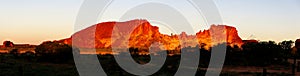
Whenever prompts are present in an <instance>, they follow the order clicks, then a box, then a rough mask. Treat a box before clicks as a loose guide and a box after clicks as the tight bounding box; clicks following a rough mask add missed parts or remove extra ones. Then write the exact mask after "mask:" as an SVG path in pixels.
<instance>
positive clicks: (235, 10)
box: [0, 0, 300, 44]
mask: <svg viewBox="0 0 300 76" xmlns="http://www.w3.org/2000/svg"><path fill="white" fill-rule="evenodd" d="M82 2H83V0H1V1H0V9H1V10H0V12H1V13H0V26H1V28H0V42H1V41H4V40H11V41H13V42H15V43H30V44H40V43H41V42H42V41H45V40H57V39H63V38H67V37H70V36H71V34H73V33H74V32H73V26H74V23H75V18H76V16H77V13H78V11H79V7H80V5H81V3H82ZM215 2H216V4H217V6H218V8H219V10H220V13H221V16H222V18H223V20H224V23H225V24H228V25H231V26H235V27H236V28H237V29H238V31H239V35H240V36H241V38H242V39H247V38H248V37H249V36H250V35H254V36H255V37H256V39H258V40H262V41H264V40H274V41H276V42H279V41H282V40H295V39H297V38H300V30H299V29H300V21H299V20H300V1H299V0H215ZM124 3H125V2H124ZM178 3H180V2H178ZM120 9H121V8H120ZM117 10H118V9H116V11H117ZM108 20H113V19H108ZM195 23H197V22H195ZM199 29H203V28H199Z"/></svg>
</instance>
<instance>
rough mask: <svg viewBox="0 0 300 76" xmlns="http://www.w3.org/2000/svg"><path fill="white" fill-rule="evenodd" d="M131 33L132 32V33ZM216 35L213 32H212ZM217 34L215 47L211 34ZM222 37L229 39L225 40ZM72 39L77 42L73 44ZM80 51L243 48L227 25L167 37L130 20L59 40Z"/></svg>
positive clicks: (140, 21)
mask: <svg viewBox="0 0 300 76" xmlns="http://www.w3.org/2000/svg"><path fill="white" fill-rule="evenodd" d="M130 30H133V31H132V32H131V31H130ZM212 31H213V32H212ZM212 33H215V34H214V35H215V37H214V38H215V39H213V40H215V41H214V43H213V41H212V38H211V37H212V36H211V34H212ZM219 36H227V37H226V38H227V39H226V40H224V39H223V38H222V37H219ZM72 38H74V39H73V40H74V41H73V40H72ZM221 38H222V39H221ZM60 42H63V43H66V44H70V45H72V43H74V44H73V45H75V46H77V47H79V48H111V47H112V46H116V47H117V48H129V47H135V48H141V49H148V48H149V47H150V46H151V44H153V43H155V42H158V43H159V44H161V45H163V46H160V48H161V49H167V50H176V49H177V50H178V49H180V48H181V47H188V46H191V47H194V46H196V45H200V44H206V46H205V47H206V48H208V47H211V46H213V45H217V44H219V43H222V42H227V44H228V45H231V46H233V45H238V46H240V45H242V44H243V41H242V39H241V38H240V37H239V36H238V33H237V30H236V28H235V27H232V26H226V25H212V26H211V27H210V28H209V29H208V30H204V31H199V32H198V33H196V35H187V34H186V33H185V32H182V33H181V34H179V35H165V34H161V33H160V32H159V27H157V26H152V25H151V24H150V23H149V22H148V21H147V20H138V19H137V20H131V21H127V22H103V23H98V24H95V25H93V26H90V27H88V28H86V29H83V30H81V31H79V32H76V33H75V34H73V35H72V37H70V38H67V39H63V40H60Z"/></svg>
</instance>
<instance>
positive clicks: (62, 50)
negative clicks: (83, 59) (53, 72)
mask: <svg viewBox="0 0 300 76" xmlns="http://www.w3.org/2000/svg"><path fill="white" fill-rule="evenodd" d="M35 52H36V55H37V56H38V57H39V59H38V61H47V62H55V63H63V62H68V61H70V60H72V59H73V54H72V47H71V46H69V45H67V44H63V43H59V42H44V43H42V44H41V45H39V46H37V47H36V49H35Z"/></svg>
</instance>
